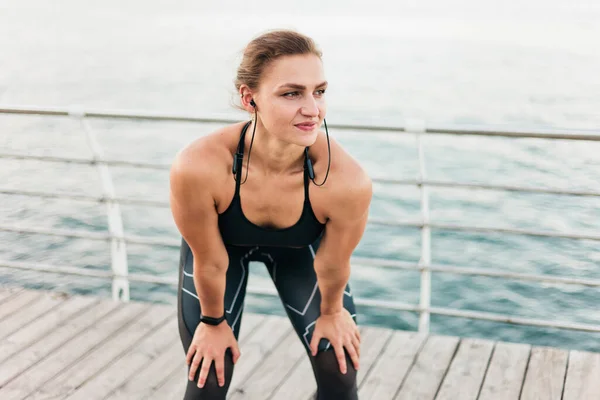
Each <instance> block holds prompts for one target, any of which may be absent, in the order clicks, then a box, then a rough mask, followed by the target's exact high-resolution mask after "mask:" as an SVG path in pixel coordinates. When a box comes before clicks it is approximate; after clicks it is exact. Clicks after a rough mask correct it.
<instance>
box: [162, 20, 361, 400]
mask: <svg viewBox="0 0 600 400" xmlns="http://www.w3.org/2000/svg"><path fill="white" fill-rule="evenodd" d="M235 86H236V89H237V90H238V93H239V95H240V98H241V107H243V109H244V110H246V111H248V112H249V113H251V115H252V119H251V120H250V121H248V122H240V123H237V124H233V125H230V126H226V127H224V128H222V129H219V130H217V131H216V132H214V133H213V134H210V135H208V136H205V137H202V138H200V139H198V140H196V141H194V142H192V143H191V144H189V145H188V146H187V147H185V148H184V149H183V150H181V151H180V152H179V153H178V154H177V156H176V158H175V160H174V163H173V166H172V169H171V178H170V179H171V209H172V212H173V217H174V220H175V223H176V224H177V227H178V229H179V231H180V232H181V235H182V237H183V240H182V247H181V260H180V275H179V279H180V280H179V291H178V312H179V314H178V315H179V331H180V336H181V340H182V343H183V347H184V350H185V352H186V361H187V364H188V365H189V370H188V372H189V374H188V375H189V376H188V378H189V380H188V385H187V390H186V394H185V399H225V394H226V392H227V389H228V387H229V384H230V382H231V377H232V374H233V365H234V364H235V363H236V362H237V360H238V359H239V357H240V351H239V349H238V345H237V338H238V334H239V331H240V324H241V319H242V309H243V304H244V296H245V289H246V282H247V277H248V262H249V261H262V262H264V263H265V265H266V267H267V269H268V271H269V273H270V275H271V277H272V279H273V282H274V284H275V286H276V288H277V291H278V293H279V296H280V298H281V300H282V302H283V304H284V308H285V310H286V312H287V314H288V316H289V318H290V320H291V322H292V325H293V326H294V328H295V330H296V332H297V334H298V336H299V338H300V340H301V342H302V343H303V345H304V346H305V348H306V351H307V353H308V357H309V358H310V361H311V364H312V367H313V371H314V374H315V379H316V381H317V386H318V390H317V398H318V399H328V400H330V399H335V400H341V399H357V388H356V370H357V369H358V367H359V354H360V349H359V348H360V335H359V333H358V328H357V326H356V322H355V318H356V313H355V308H354V303H353V300H352V294H351V291H350V288H349V286H348V284H347V283H348V279H349V275H350V256H351V254H352V252H353V250H354V249H355V247H356V246H357V244H358V242H359V240H360V238H361V237H362V235H363V232H364V229H365V225H366V222H367V215H368V209H369V205H370V202H371V195H372V186H371V180H370V179H369V177H368V176H367V175H366V174H365V172H364V171H363V170H362V168H361V167H360V166H359V165H358V163H357V162H356V161H355V160H354V159H353V158H352V157H350V156H349V155H348V153H346V152H345V151H344V150H343V149H342V148H341V147H340V146H339V144H338V143H337V142H336V141H334V140H330V138H329V135H328V133H327V132H326V133H323V132H322V131H321V130H320V129H319V128H320V127H321V124H322V123H323V122H324V119H325V113H326V102H325V90H326V88H327V82H326V81H325V78H324V72H323V65H322V61H321V52H320V51H319V50H318V48H317V47H316V45H315V44H314V42H313V41H312V39H310V38H308V37H306V36H304V35H301V34H299V33H296V32H293V31H273V32H269V33H266V34H264V35H262V36H259V37H257V38H256V39H254V40H253V41H252V42H250V43H249V44H248V46H247V47H246V49H245V51H244V56H243V60H242V62H241V64H240V67H239V69H238V74H237V79H236V85H235ZM325 129H327V124H326V123H325ZM247 132H252V135H251V136H250V135H249V134H247ZM250 158H251V160H252V161H251V162H250ZM311 182H312V183H313V184H310V183H311Z"/></svg>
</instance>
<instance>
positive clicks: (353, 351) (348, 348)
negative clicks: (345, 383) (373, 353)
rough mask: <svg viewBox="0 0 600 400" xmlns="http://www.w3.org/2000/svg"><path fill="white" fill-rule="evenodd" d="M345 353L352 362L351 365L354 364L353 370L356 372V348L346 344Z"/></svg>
mask: <svg viewBox="0 0 600 400" xmlns="http://www.w3.org/2000/svg"><path fill="white" fill-rule="evenodd" d="M346 351H347V352H348V355H350V359H351V360H352V364H354V368H355V369H356V370H357V371H358V354H357V352H356V348H355V347H354V345H353V344H352V343H348V344H347V345H346Z"/></svg>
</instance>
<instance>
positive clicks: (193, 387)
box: [184, 349, 233, 400]
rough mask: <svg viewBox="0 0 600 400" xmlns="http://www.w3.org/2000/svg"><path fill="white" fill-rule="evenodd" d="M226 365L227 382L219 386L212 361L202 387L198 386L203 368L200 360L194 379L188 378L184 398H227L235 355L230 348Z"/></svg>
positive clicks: (226, 357) (216, 399)
mask: <svg viewBox="0 0 600 400" xmlns="http://www.w3.org/2000/svg"><path fill="white" fill-rule="evenodd" d="M224 367H225V370H224V373H225V383H224V385H223V386H219V381H218V379H217V372H216V368H215V364H214V363H212V364H211V366H210V369H209V370H208V375H207V376H206V381H205V382H204V385H203V386H202V387H201V388H200V387H198V378H199V377H200V369H201V368H202V362H200V365H199V366H198V369H197V370H196V374H195V376H194V380H193V381H190V380H189V378H188V381H187V388H186V391H185V396H184V400H225V396H226V395H227V391H228V390H229V385H230V384H231V377H232V375H233V356H232V354H231V352H230V351H229V349H228V350H227V351H226V353H225V365H224ZM188 376H189V367H188Z"/></svg>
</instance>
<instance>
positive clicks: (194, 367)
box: [188, 353, 202, 381]
mask: <svg viewBox="0 0 600 400" xmlns="http://www.w3.org/2000/svg"><path fill="white" fill-rule="evenodd" d="M200 361H202V355H201V354H200V353H196V355H195V356H194V358H193V359H192V361H191V362H190V372H189V374H188V375H189V376H188V378H189V379H190V381H193V380H194V378H195V377H196V371H197V370H198V365H200Z"/></svg>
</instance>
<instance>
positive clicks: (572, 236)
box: [368, 217, 600, 240]
mask: <svg viewBox="0 0 600 400" xmlns="http://www.w3.org/2000/svg"><path fill="white" fill-rule="evenodd" d="M368 222H369V223H370V224H372V225H379V226H395V227H410V228H421V229H422V228H423V227H425V226H429V227H431V228H434V229H443V230H449V231H464V232H485V233H510V234H515V235H523V236H540V237H553V238H562V239H585V240H600V235H599V234H593V233H585V234H580V233H559V232H547V231H535V230H529V229H518V228H500V227H484V226H473V225H456V224H442V223H429V224H423V223H421V222H411V221H393V220H389V219H383V218H375V217H372V218H369V219H368Z"/></svg>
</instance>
